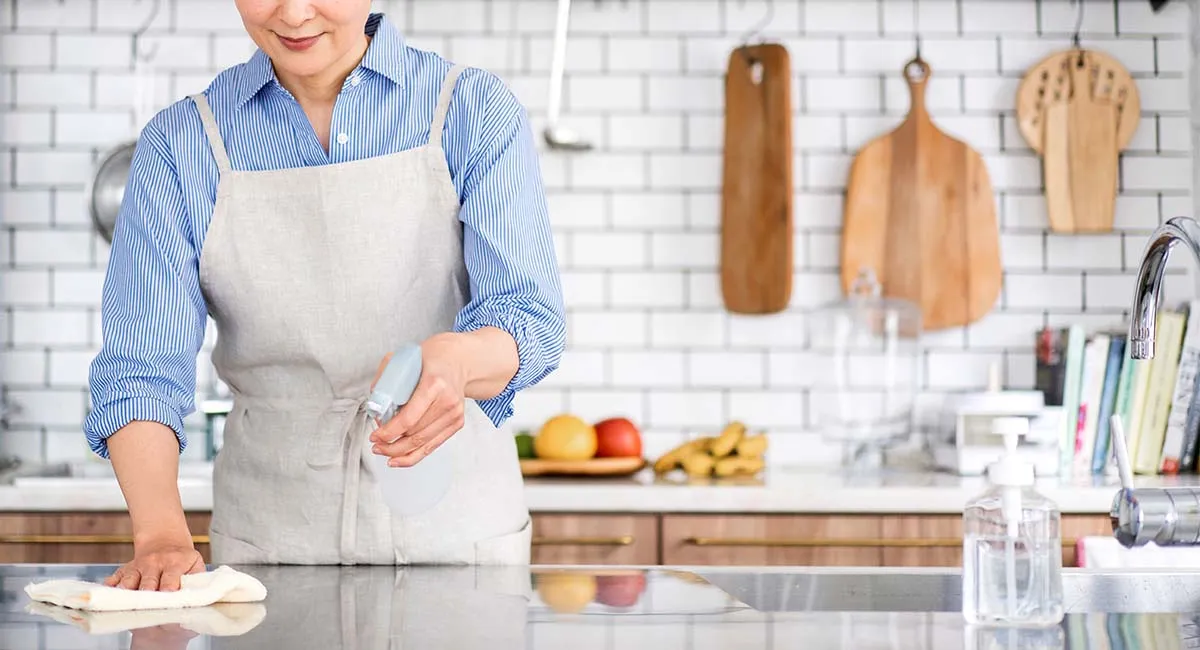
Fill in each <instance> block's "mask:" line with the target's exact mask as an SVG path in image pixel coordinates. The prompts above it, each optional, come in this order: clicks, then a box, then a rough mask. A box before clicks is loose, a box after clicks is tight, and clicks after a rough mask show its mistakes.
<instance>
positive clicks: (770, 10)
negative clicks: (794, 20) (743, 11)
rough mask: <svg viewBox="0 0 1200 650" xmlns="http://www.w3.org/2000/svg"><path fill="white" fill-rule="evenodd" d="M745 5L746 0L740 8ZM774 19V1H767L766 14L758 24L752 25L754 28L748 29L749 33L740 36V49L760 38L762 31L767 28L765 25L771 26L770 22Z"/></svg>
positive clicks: (743, 0)
mask: <svg viewBox="0 0 1200 650" xmlns="http://www.w3.org/2000/svg"><path fill="white" fill-rule="evenodd" d="M745 5H746V0H742V6H745ZM774 18H775V0H767V12H766V14H764V15H763V17H762V19H761V20H759V21H758V23H757V24H756V25H754V27H752V28H750V31H748V32H746V33H745V34H743V35H742V39H741V44H742V47H746V46H747V45H749V44H750V40H751V39H753V38H757V37H761V36H762V32H763V30H764V29H766V28H767V25H770V24H771V21H772V20H774Z"/></svg>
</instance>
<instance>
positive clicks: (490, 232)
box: [454, 80, 566, 425]
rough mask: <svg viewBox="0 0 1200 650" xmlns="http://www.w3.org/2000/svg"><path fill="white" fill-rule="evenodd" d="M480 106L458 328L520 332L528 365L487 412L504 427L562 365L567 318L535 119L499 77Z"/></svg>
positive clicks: (520, 349)
mask: <svg viewBox="0 0 1200 650" xmlns="http://www.w3.org/2000/svg"><path fill="white" fill-rule="evenodd" d="M480 99H481V100H482V101H481V102H480V103H476V104H474V105H473V106H472V108H471V110H473V111H476V113H475V114H474V117H475V119H474V120H472V121H477V125H476V126H475V128H473V129H472V131H474V132H475V133H477V134H478V139H477V143H478V144H477V146H475V147H474V148H473V150H472V152H471V154H470V156H469V157H468V159H467V161H466V164H465V165H464V169H463V172H462V174H461V187H462V189H461V192H462V209H461V211H460V213H459V218H460V220H461V221H462V223H463V255H464V259H465V263H466V267H467V272H468V275H469V276H470V285H471V300H470V302H469V303H468V304H467V306H466V307H465V308H464V309H463V310H462V312H461V313H460V314H459V316H458V318H457V319H456V321H455V324H454V328H455V330H456V331H471V330H475V329H479V328H481V327H488V326H491V327H496V328H499V329H501V330H504V331H506V332H508V333H509V334H510V335H512V337H513V339H514V340H515V341H516V344H517V355H518V357H519V359H520V365H519V368H518V370H517V373H516V374H515V375H514V376H513V378H512V380H511V381H510V382H509V383H508V385H507V386H506V387H505V388H504V390H503V391H502V392H501V393H500V394H499V395H497V396H495V397H493V398H491V399H488V400H484V401H481V402H480V403H479V406H480V408H481V409H482V410H483V411H484V413H486V414H487V415H488V417H489V418H491V420H492V421H493V422H494V423H495V424H497V425H499V424H500V423H501V422H503V421H504V420H506V419H507V418H508V417H509V416H511V415H512V413H513V408H512V403H513V399H514V397H515V395H516V393H517V392H518V391H520V390H521V389H524V388H528V387H530V386H532V385H534V384H536V383H538V382H539V381H541V380H542V379H544V378H545V377H546V376H547V375H549V374H550V373H551V372H553V371H554V370H555V369H557V368H558V364H559V361H560V360H561V358H562V352H563V348H564V347H565V345H566V317H565V310H564V307H563V297H562V285H561V280H560V278H559V270H558V260H557V258H556V255H555V252H554V238H553V234H552V232H551V229H550V219H549V215H548V211H547V207H546V197H545V192H544V190H543V184H542V176H541V169H540V167H539V163H538V155H537V149H536V147H535V145H534V140H533V132H532V129H531V128H530V125H529V120H528V116H527V114H526V112H525V110H524V108H523V107H522V106H521V105H520V103H519V102H518V101H517V99H516V98H515V97H514V96H513V95H512V94H511V92H509V91H508V90H507V89H506V88H504V87H503V86H502V85H500V84H499V83H498V82H496V81H494V80H493V83H492V84H491V85H490V86H489V87H488V89H487V92H486V99H484V98H480Z"/></svg>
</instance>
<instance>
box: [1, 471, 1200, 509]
mask: <svg viewBox="0 0 1200 650" xmlns="http://www.w3.org/2000/svg"><path fill="white" fill-rule="evenodd" d="M106 469H107V468H104V467H103V466H101V467H98V468H96V469H95V470H94V471H95V472H96V473H97V474H98V476H96V477H93V478H56V479H46V478H39V479H27V478H26V479H21V478H18V479H17V480H16V481H15V483H14V484H13V485H5V486H0V511H9V512H14V511H26V512H29V511H87V510H90V511H113V510H117V511H119V510H124V509H125V500H124V497H123V496H122V494H121V490H120V488H119V486H118V485H117V482H116V479H115V478H114V477H113V476H112V475H111V469H108V470H107V472H105V470H106ZM105 473H107V476H105V475H104V474H105ZM180 475H181V477H180V480H179V488H180V496H181V497H182V500H183V506H184V508H185V509H186V510H188V511H190V512H204V511H208V510H211V508H212V482H211V466H209V465H205V464H199V465H188V466H185V467H182V468H181V471H180ZM1136 483H1137V485H1138V486H1139V487H1143V486H1145V487H1151V486H1164V485H1200V476H1175V477H1163V476H1139V477H1136ZM983 487H984V482H983V479H981V478H978V477H967V478H965V477H958V476H953V475H950V474H944V473H931V472H892V473H888V474H883V475H876V476H865V477H852V476H847V475H843V474H836V473H834V474H831V473H824V472H820V471H816V470H812V469H800V468H788V467H775V468H769V469H768V470H767V471H765V472H763V474H762V475H761V476H760V477H758V478H755V479H739V480H726V481H720V480H691V481H689V480H688V479H686V478H683V477H681V476H678V475H677V474H676V475H670V476H667V477H662V478H656V477H655V476H654V475H653V473H652V472H649V471H645V472H642V473H641V474H638V475H637V476H634V477H626V478H613V479H591V478H589V479H583V478H579V479H575V478H567V479H552V478H536V479H534V478H531V479H527V480H526V488H525V498H526V502H527V504H528V506H529V509H530V510H531V511H534V512H556V511H557V512H593V513H604V512H642V513H666V512H677V513H781V514H782V513H796V514H802V513H826V514H830V513H864V514H869V513H884V514H904V513H912V514H958V513H961V512H962V509H963V505H964V504H965V503H966V502H967V500H968V499H970V498H972V497H973V496H975V495H977V494H978V493H979V492H981V491H982V489H983ZM1038 488H1039V489H1040V490H1041V491H1042V492H1043V494H1045V495H1046V496H1048V497H1050V498H1051V499H1053V500H1054V501H1055V502H1056V503H1058V505H1059V508H1060V509H1061V510H1062V512H1063V513H1066V514H1107V513H1108V511H1109V507H1110V506H1111V504H1112V500H1113V495H1114V494H1115V493H1116V491H1117V482H1116V480H1115V479H1113V478H1105V477H1096V478H1095V480H1093V481H1073V482H1067V483H1064V482H1062V481H1059V480H1057V479H1044V480H1042V481H1041V482H1040V483H1039V485H1038Z"/></svg>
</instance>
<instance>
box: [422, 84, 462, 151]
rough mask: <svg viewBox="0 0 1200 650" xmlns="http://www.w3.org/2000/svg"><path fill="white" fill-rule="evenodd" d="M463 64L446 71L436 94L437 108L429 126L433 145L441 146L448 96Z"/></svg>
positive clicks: (448, 102)
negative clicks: (444, 78)
mask: <svg viewBox="0 0 1200 650" xmlns="http://www.w3.org/2000/svg"><path fill="white" fill-rule="evenodd" d="M464 69H465V66H462V65H455V66H454V67H453V68H450V72H447V73H446V80H445V81H443V82H442V92H441V93H440V94H439V95H438V103H437V108H435V109H434V111H433V124H432V125H430V127H429V144H430V145H431V146H434V147H439V148H440V147H441V146H442V130H443V128H444V127H445V126H446V113H448V112H450V98H451V97H452V96H453V95H454V85H455V84H456V83H458V77H459V75H461V74H462V72H463V70H464Z"/></svg>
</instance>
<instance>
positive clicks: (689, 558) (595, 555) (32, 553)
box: [0, 512, 1112, 567]
mask: <svg viewBox="0 0 1200 650" xmlns="http://www.w3.org/2000/svg"><path fill="white" fill-rule="evenodd" d="M208 522H209V514H208V513H202V512H197V513H190V514H189V515H188V524H189V526H190V527H191V530H192V533H193V534H194V535H195V541H196V546H197V549H198V550H199V551H200V553H201V555H203V556H204V559H205V561H210V560H211V558H210V555H209V548H208V537H207V532H208ZM1111 534H1112V525H1111V524H1110V523H1109V519H1108V516H1107V515H1064V516H1063V566H1068V567H1070V566H1075V544H1076V541H1077V540H1078V539H1079V538H1080V537H1083V536H1088V535H1099V536H1108V535H1111ZM132 552H133V544H132V538H131V530H130V524H129V516H128V515H127V514H126V513H124V512H70V513H58V512H53V513H50V512H31V513H0V563H99V564H117V563H121V562H125V561H127V560H128V559H129V558H130V556H131V555H132ZM532 557H533V562H534V563H536V564H638V565H657V564H668V565H692V566H704V565H709V566H715V565H729V566H735V565H743V566H744V565H759V566H887V567H906V566H949V567H957V566H962V520H961V518H960V517H959V516H958V515H840V514H839V515H808V514H779V515H776V514H771V515H756V514H669V513H668V514H646V513H636V514H635V513H628V514H607V513H606V514H592V513H587V514H582V513H569V512H564V513H544V512H537V513H534V515H533V548H532Z"/></svg>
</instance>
